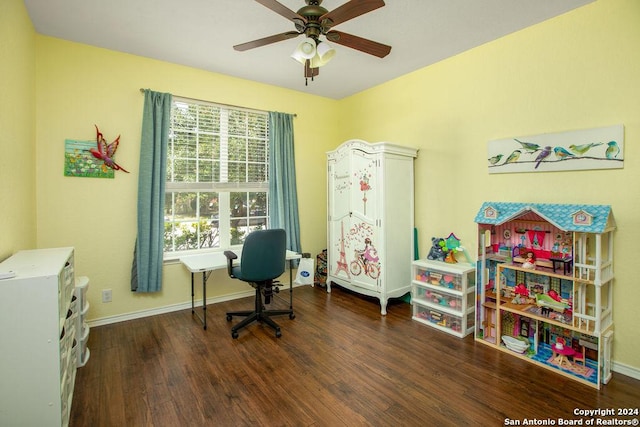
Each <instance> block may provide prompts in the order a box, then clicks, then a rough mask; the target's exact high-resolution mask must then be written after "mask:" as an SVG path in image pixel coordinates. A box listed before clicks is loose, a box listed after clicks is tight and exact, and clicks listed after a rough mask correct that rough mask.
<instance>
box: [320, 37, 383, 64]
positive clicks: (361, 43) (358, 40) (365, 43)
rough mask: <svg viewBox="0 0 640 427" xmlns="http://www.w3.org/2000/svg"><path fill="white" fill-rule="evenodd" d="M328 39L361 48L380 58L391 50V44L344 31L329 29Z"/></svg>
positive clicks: (352, 47)
mask: <svg viewBox="0 0 640 427" xmlns="http://www.w3.org/2000/svg"><path fill="white" fill-rule="evenodd" d="M327 40H329V41H331V42H334V43H338V44H341V45H343V46H346V47H350V48H351V49H356V50H359V51H360V52H364V53H368V54H369V55H373V56H377V57H378V58H384V57H385V56H387V55H388V54H389V52H391V46H387V45H386V44H382V43H378V42H374V41H373V40H368V39H363V38H362V37H358V36H354V35H352V34H347V33H343V32H342V31H333V30H332V31H329V32H328V33H327Z"/></svg>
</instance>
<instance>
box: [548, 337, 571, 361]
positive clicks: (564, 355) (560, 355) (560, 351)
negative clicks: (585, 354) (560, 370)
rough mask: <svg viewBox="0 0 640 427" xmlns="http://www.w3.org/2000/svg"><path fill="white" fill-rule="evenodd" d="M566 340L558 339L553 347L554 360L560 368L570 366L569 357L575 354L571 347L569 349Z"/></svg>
mask: <svg viewBox="0 0 640 427" xmlns="http://www.w3.org/2000/svg"><path fill="white" fill-rule="evenodd" d="M566 344H567V343H566V341H565V339H564V338H557V339H556V343H555V344H554V345H552V346H551V351H552V352H553V360H554V362H555V363H556V364H557V365H558V366H570V365H571V362H570V361H569V357H570V356H573V355H574V354H575V351H573V349H572V348H571V347H567V345H566Z"/></svg>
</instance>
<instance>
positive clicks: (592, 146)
mask: <svg viewBox="0 0 640 427" xmlns="http://www.w3.org/2000/svg"><path fill="white" fill-rule="evenodd" d="M623 153H624V126H623V125H615V126H607V127H601V128H593V129H583V130H576V131H568V132H559V133H548V134H542V135H536V136H526V137H517V138H507V139H500V140H495V141H490V142H489V144H488V153H487V162H488V167H489V173H509V172H550V171H569V170H589V169H621V168H623V166H624V156H623Z"/></svg>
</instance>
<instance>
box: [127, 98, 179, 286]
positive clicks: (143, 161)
mask: <svg viewBox="0 0 640 427" xmlns="http://www.w3.org/2000/svg"><path fill="white" fill-rule="evenodd" d="M170 118H171V94H170V93H159V92H153V91H151V90H149V89H145V91H144V110H143V113H142V138H141V143H140V167H139V174H140V177H139V179H138V235H137V238H136V245H135V250H134V254H133V265H132V267H131V290H132V291H136V292H158V291H160V290H161V289H162V255H163V248H164V199H165V194H164V188H165V176H166V167H167V147H168V141H169V120H170Z"/></svg>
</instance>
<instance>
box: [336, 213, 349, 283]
mask: <svg viewBox="0 0 640 427" xmlns="http://www.w3.org/2000/svg"><path fill="white" fill-rule="evenodd" d="M340 226H341V230H340V259H339V260H338V262H337V264H338V266H337V267H336V271H335V272H334V274H335V275H337V274H338V273H339V272H340V271H343V270H344V272H345V273H347V277H348V278H349V279H351V275H350V274H349V269H348V268H347V258H346V257H345V253H344V222H342V221H340Z"/></svg>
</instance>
